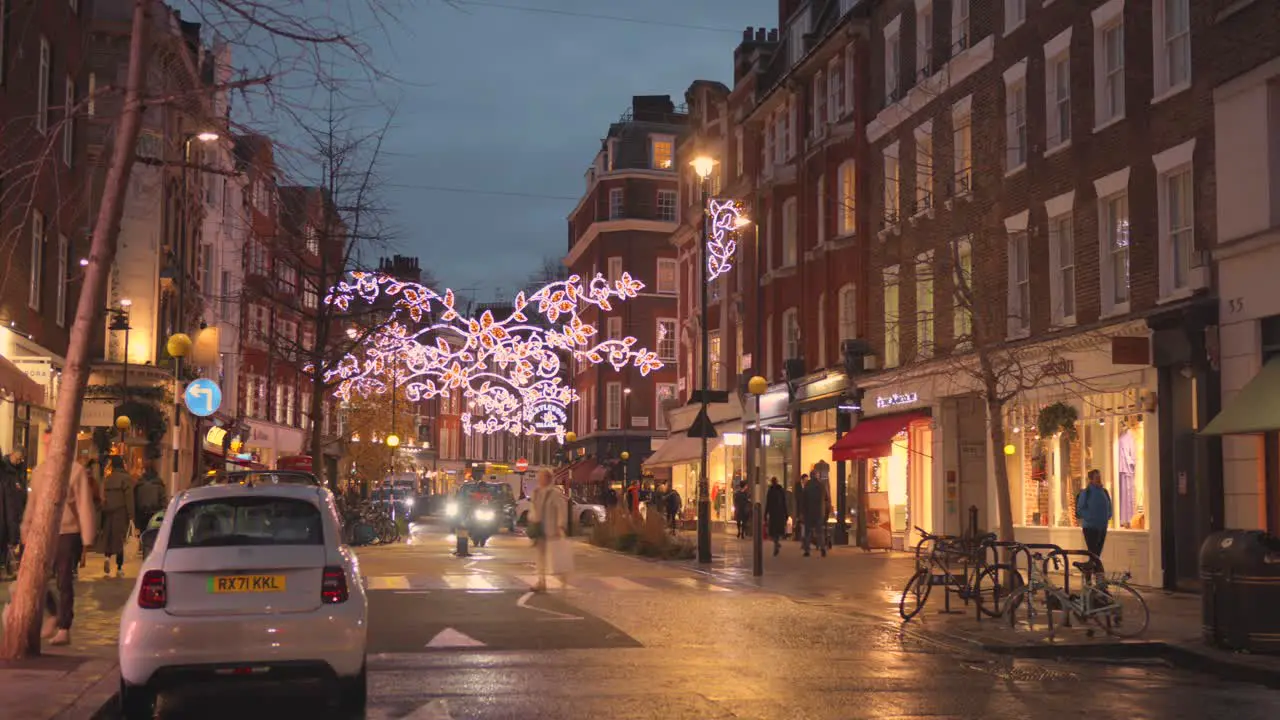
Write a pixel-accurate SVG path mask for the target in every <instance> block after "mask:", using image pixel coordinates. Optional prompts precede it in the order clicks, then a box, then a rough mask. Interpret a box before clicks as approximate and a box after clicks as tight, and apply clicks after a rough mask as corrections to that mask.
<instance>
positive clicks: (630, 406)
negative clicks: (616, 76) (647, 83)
mask: <svg viewBox="0 0 1280 720" xmlns="http://www.w3.org/2000/svg"><path fill="white" fill-rule="evenodd" d="M687 122H688V115H687V113H686V111H685V109H684V108H683V107H679V108H677V107H676V106H675V104H674V103H672V101H671V99H670V98H669V97H667V96H636V97H634V98H632V105H631V108H630V109H628V110H627V112H626V113H625V114H624V115H623V116H622V117H621V118H620V119H619V120H618V122H616V123H613V124H612V125H610V126H609V132H608V134H607V135H606V137H605V138H604V140H602V141H601V143H600V150H599V152H598V153H597V154H596V156H595V159H594V161H593V162H592V164H591V167H590V168H588V170H587V174H586V182H587V189H586V193H585V194H584V195H583V197H582V200H581V201H580V202H579V203H578V206H577V207H575V208H574V209H573V211H572V212H571V213H570V215H569V222H568V226H569V239H568V252H567V254H566V255H565V258H564V264H565V266H566V267H568V268H569V269H570V270H571V271H572V272H573V273H574V274H577V275H579V276H580V277H582V278H584V279H587V280H589V279H590V278H593V277H595V276H596V275H597V274H602V275H604V276H605V277H606V278H608V279H609V280H615V279H617V278H619V277H620V276H621V275H622V274H623V273H629V274H630V275H631V276H632V277H634V278H636V279H638V280H640V281H641V282H643V283H644V285H645V287H644V290H643V291H642V292H641V294H640V296H639V297H637V298H632V299H630V300H627V301H626V302H621V303H615V304H614V306H613V309H612V310H611V311H610V312H608V313H601V312H599V311H598V310H597V309H596V308H594V307H590V306H588V307H587V308H586V309H585V311H583V314H582V318H583V320H584V321H585V322H588V323H590V324H591V325H593V326H594V327H596V328H598V330H599V336H598V337H600V338H621V337H626V336H634V337H635V338H636V339H637V341H638V343H639V345H641V346H644V347H648V348H651V349H654V350H656V351H657V352H658V353H659V355H660V356H661V359H662V361H663V362H664V363H666V367H664V368H663V369H662V370H660V371H658V372H654V373H650V374H649V375H648V376H647V377H641V375H640V373H639V372H638V371H637V370H636V369H635V368H634V367H626V368H624V369H623V370H621V371H615V370H614V369H613V368H612V367H611V366H609V365H608V364H602V365H590V364H585V363H577V364H575V366H574V367H572V369H571V373H572V380H571V382H572V384H573V386H574V388H575V389H576V390H577V391H578V393H579V395H580V396H581V400H580V402H578V403H577V405H576V407H575V408H574V409H573V410H574V412H573V417H572V418H570V421H571V423H572V428H573V430H574V432H575V433H576V434H577V440H576V442H575V443H571V444H570V445H569V447H568V451H569V452H570V454H571V455H572V456H573V457H574V458H578V459H581V460H584V462H580V463H579V464H577V465H576V466H575V470H574V481H575V482H595V483H599V482H601V481H603V480H604V479H605V476H606V475H608V476H610V477H612V478H613V479H614V480H615V481H621V480H622V476H623V472H622V468H621V467H620V466H619V463H620V459H621V454H622V452H624V451H626V452H628V453H629V455H630V461H629V463H628V466H627V468H626V474H627V476H628V477H630V478H637V477H639V473H640V467H641V461H642V460H643V458H645V457H647V456H648V455H649V453H650V452H651V443H652V441H653V439H654V438H655V437H659V438H660V437H663V436H665V434H666V428H665V426H664V425H665V420H666V418H665V416H664V415H663V414H662V413H661V412H659V408H660V407H661V403H662V402H663V401H664V400H665V399H667V398H672V397H674V396H675V394H676V365H677V347H678V343H677V336H678V332H679V331H678V324H677V290H678V288H677V284H676V253H675V249H674V248H673V247H672V246H671V245H670V243H669V242H668V239H669V237H670V235H671V233H672V232H673V231H674V230H675V229H676V224H677V221H678V216H679V212H680V209H679V204H680V203H679V201H678V173H677V171H678V170H679V168H677V167H676V165H675V151H676V144H677V142H678V141H679V139H680V137H681V136H682V135H683V134H684V133H685V131H686V126H687ZM606 466H607V469H605V470H603V471H601V472H597V470H598V469H601V468H603V467H606Z"/></svg>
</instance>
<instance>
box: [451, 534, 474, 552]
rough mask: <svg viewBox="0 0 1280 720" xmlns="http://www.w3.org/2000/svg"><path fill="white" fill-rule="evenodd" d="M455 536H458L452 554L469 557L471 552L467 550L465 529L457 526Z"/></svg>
mask: <svg viewBox="0 0 1280 720" xmlns="http://www.w3.org/2000/svg"><path fill="white" fill-rule="evenodd" d="M457 537H458V548H457V550H456V551H455V552H454V555H456V556H457V557H469V556H470V555H471V553H469V552H467V540H468V539H469V537H468V536H467V529H466V528H458V535H457Z"/></svg>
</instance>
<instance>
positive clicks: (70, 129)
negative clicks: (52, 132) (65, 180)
mask: <svg viewBox="0 0 1280 720" xmlns="http://www.w3.org/2000/svg"><path fill="white" fill-rule="evenodd" d="M75 107H76V83H75V81H74V80H72V79H71V78H70V77H69V76H68V77H67V86H66V98H65V104H64V105H63V110H62V118H63V125H62V162H64V163H66V166H67V167H71V161H72V159H73V156H74V155H75V147H76V120H75Z"/></svg>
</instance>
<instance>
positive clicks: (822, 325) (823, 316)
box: [814, 293, 827, 369]
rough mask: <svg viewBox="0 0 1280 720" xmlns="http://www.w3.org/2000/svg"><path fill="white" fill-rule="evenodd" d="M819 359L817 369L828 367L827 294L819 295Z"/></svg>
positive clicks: (815, 365) (816, 364)
mask: <svg viewBox="0 0 1280 720" xmlns="http://www.w3.org/2000/svg"><path fill="white" fill-rule="evenodd" d="M817 332H818V357H817V359H816V362H815V363H814V368H815V369H820V368H825V367H826V366H827V294H826V293H819V294H818V326H817Z"/></svg>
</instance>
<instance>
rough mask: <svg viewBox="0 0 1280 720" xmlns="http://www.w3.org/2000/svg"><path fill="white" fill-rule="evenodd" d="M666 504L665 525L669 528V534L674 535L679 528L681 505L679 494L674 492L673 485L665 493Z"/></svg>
mask: <svg viewBox="0 0 1280 720" xmlns="http://www.w3.org/2000/svg"><path fill="white" fill-rule="evenodd" d="M666 503H667V523H668V524H669V525H670V526H671V534H672V535H674V534H675V532H676V529H677V528H679V527H680V507H681V505H683V501H682V500H681V499H680V493H678V492H676V489H675V486H674V485H673V486H672V487H671V489H670V490H668V491H667V497H666Z"/></svg>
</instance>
